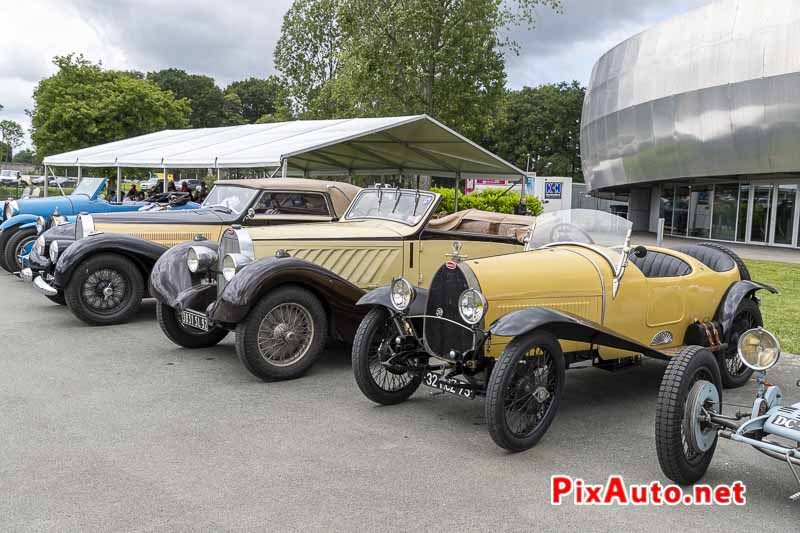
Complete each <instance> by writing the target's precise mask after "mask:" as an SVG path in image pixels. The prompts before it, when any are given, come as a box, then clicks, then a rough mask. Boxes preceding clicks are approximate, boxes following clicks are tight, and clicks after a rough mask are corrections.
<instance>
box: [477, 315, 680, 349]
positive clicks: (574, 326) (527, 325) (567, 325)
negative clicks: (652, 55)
mask: <svg viewBox="0 0 800 533" xmlns="http://www.w3.org/2000/svg"><path fill="white" fill-rule="evenodd" d="M538 329H541V330H544V331H547V332H549V333H552V334H553V335H554V336H555V337H556V338H558V339H561V340H567V341H578V342H588V343H592V344H597V345H600V346H608V347H610V348H618V349H620V350H626V351H631V352H635V353H641V354H644V355H647V356H648V357H654V358H656V359H664V360H668V359H669V357H668V356H667V355H666V354H665V353H663V352H660V351H658V350H656V349H655V348H653V347H651V346H647V345H645V344H642V343H640V342H639V341H637V340H634V339H631V338H630V337H627V336H625V335H622V334H620V333H617V332H615V331H612V330H610V329H608V328H607V327H605V326H603V325H601V324H598V323H597V322H592V321H591V320H586V319H585V318H581V317H579V316H576V315H573V314H570V313H566V312H564V311H558V310H556V309H552V308H549V307H529V308H528V309H522V310H520V311H514V312H513V313H509V314H507V315H504V316H502V317H500V318H498V319H497V320H495V321H494V322H493V323H492V325H491V326H489V331H490V332H491V334H492V335H494V336H497V337H518V336H520V335H525V334H527V333H530V332H532V331H534V330H538Z"/></svg>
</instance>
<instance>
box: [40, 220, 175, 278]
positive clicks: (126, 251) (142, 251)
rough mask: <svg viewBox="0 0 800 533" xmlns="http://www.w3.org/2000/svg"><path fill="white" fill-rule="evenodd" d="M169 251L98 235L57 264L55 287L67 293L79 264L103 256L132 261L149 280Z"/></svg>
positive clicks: (77, 243) (133, 240)
mask: <svg viewBox="0 0 800 533" xmlns="http://www.w3.org/2000/svg"><path fill="white" fill-rule="evenodd" d="M165 251H167V249H166V248H165V247H163V246H161V245H160V244H156V243H154V242H150V241H146V240H144V239H138V238H136V237H132V236H130V235H122V234H118V233H98V234H95V235H90V236H88V237H86V238H85V239H80V240H78V241H75V242H74V243H72V245H71V246H70V247H69V248H67V250H66V251H65V252H64V253H63V254H62V255H61V257H60V258H59V260H58V264H56V269H55V273H54V280H53V283H54V285H55V286H56V287H57V288H59V289H61V290H64V289H65V288H66V287H67V285H68V284H69V281H70V279H72V276H73V274H74V273H75V270H76V269H77V267H78V265H80V264H81V263H83V262H84V261H85V260H87V259H89V258H90V257H92V256H94V255H97V254H101V253H114V254H117V255H121V256H124V257H127V258H128V259H130V260H132V261H133V262H134V263H135V264H136V265H137V266H138V267H139V270H140V271H141V273H142V279H144V280H145V281H146V280H147V278H148V277H149V276H150V270H151V269H152V268H153V265H155V263H156V261H157V260H158V258H159V257H161V255H162V254H163V253H164V252H165Z"/></svg>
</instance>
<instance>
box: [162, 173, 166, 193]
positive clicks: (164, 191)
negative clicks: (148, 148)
mask: <svg viewBox="0 0 800 533" xmlns="http://www.w3.org/2000/svg"><path fill="white" fill-rule="evenodd" d="M161 192H163V193H166V192H167V167H164V189H163V190H162V191H161Z"/></svg>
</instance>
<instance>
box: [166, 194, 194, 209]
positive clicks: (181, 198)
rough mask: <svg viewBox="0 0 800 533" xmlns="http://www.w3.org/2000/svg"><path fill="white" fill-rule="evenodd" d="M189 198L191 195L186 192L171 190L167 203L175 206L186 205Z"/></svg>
mask: <svg viewBox="0 0 800 533" xmlns="http://www.w3.org/2000/svg"><path fill="white" fill-rule="evenodd" d="M191 199H192V195H191V194H190V193H188V192H173V193H170V194H169V197H168V201H169V205H175V206H180V205H186V204H188V203H189V200H191Z"/></svg>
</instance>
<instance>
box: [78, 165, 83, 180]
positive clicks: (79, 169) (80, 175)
mask: <svg viewBox="0 0 800 533" xmlns="http://www.w3.org/2000/svg"><path fill="white" fill-rule="evenodd" d="M82 176H83V173H82V172H81V166H80V165H78V183H79V184H80V182H81V177H82Z"/></svg>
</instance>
